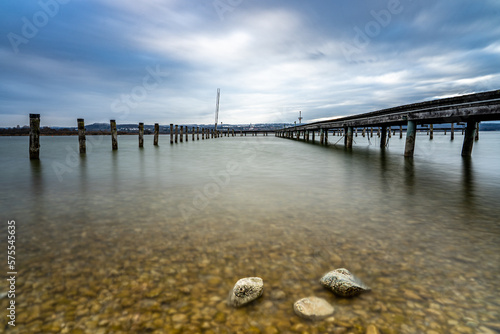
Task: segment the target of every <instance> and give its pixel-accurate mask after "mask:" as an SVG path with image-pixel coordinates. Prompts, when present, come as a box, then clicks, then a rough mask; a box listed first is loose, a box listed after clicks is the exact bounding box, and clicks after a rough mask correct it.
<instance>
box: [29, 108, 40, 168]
mask: <svg viewBox="0 0 500 334" xmlns="http://www.w3.org/2000/svg"><path fill="white" fill-rule="evenodd" d="M30 160H40V114H30Z"/></svg>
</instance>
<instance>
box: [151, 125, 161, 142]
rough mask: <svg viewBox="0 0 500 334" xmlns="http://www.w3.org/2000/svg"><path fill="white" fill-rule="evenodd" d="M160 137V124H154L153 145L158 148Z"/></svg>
mask: <svg viewBox="0 0 500 334" xmlns="http://www.w3.org/2000/svg"><path fill="white" fill-rule="evenodd" d="M159 135H160V124H158V123H155V136H154V139H153V145H154V146H158V136H159Z"/></svg>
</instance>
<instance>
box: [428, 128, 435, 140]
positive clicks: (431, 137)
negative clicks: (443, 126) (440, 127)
mask: <svg viewBox="0 0 500 334" xmlns="http://www.w3.org/2000/svg"><path fill="white" fill-rule="evenodd" d="M433 139H434V124H430V125H429V140H433Z"/></svg>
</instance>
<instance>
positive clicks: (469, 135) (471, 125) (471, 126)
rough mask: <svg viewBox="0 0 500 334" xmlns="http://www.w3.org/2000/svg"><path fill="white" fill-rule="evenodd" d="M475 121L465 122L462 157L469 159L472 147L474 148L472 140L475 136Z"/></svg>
mask: <svg viewBox="0 0 500 334" xmlns="http://www.w3.org/2000/svg"><path fill="white" fill-rule="evenodd" d="M476 124H477V123H476V121H474V120H469V121H467V128H465V137H464V143H463V146H462V156H463V157H470V156H471V155H472V147H473V146H474V138H475V136H476V133H475V132H476Z"/></svg>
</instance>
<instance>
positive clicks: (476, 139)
mask: <svg viewBox="0 0 500 334" xmlns="http://www.w3.org/2000/svg"><path fill="white" fill-rule="evenodd" d="M474 140H475V141H478V140H479V122H477V123H476V135H475V136H474Z"/></svg>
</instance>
